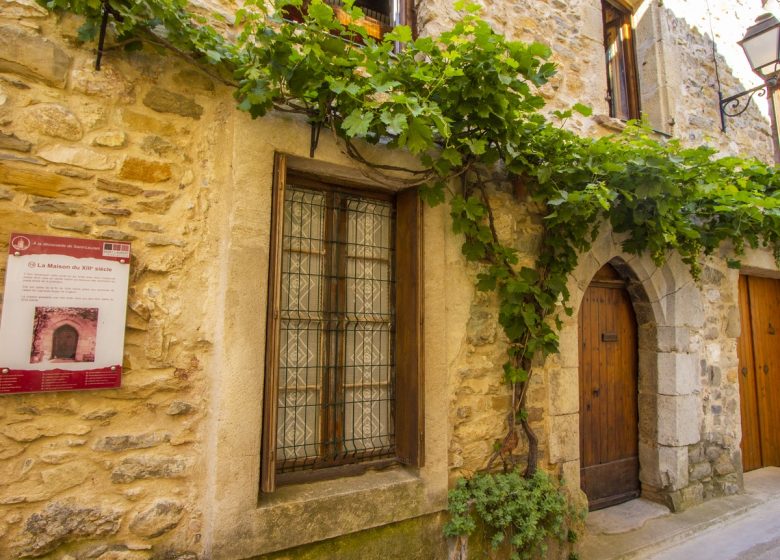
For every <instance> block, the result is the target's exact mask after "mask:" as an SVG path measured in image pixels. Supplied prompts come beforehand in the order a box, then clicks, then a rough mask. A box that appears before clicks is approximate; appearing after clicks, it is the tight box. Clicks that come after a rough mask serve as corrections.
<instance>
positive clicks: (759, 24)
mask: <svg viewBox="0 0 780 560" xmlns="http://www.w3.org/2000/svg"><path fill="white" fill-rule="evenodd" d="M739 45H740V46H741V47H742V49H743V50H744V51H745V56H746V57H747V59H748V62H750V68H751V69H752V70H753V72H755V73H756V74H758V76H760V77H761V79H762V80H764V83H763V84H762V85H760V86H757V87H754V88H752V89H749V90H747V91H743V92H741V93H738V94H736V95H732V96H730V97H726V98H725V99H724V97H723V94H722V93H721V92H720V91H719V92H718V99H719V101H720V124H721V130H722V131H723V132H726V117H736V116H737V115H741V114H742V113H744V112H745V111H746V110H747V108H748V106H749V105H750V101H751V99H753V96H754V95H756V94H758V96H759V97H764V96H766V97H767V99H768V101H769V119H770V121H771V125H772V144H773V146H774V152H775V163H780V146H778V140H777V121H776V119H775V105H774V100H773V94H774V92H775V89H776V88H777V83H778V76H779V75H780V21H778V20H777V18H775V16H773V15H772V14H763V15H761V16H759V17H758V19H756V23H754V24H753V25H752V26H750V27H748V30H747V31H746V32H745V36H744V37H743V38H742V40H741V41H739ZM767 94H768V95H767ZM746 95H747V96H748V97H747V99H743V98H744V97H745V96H746ZM743 103H744V104H743Z"/></svg>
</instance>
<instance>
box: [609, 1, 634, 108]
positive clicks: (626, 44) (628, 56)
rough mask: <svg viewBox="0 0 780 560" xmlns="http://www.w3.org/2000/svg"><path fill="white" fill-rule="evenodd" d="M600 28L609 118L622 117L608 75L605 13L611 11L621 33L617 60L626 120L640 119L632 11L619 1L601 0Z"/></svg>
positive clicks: (613, 87)
mask: <svg viewBox="0 0 780 560" xmlns="http://www.w3.org/2000/svg"><path fill="white" fill-rule="evenodd" d="M601 8H602V9H601V13H602V26H603V30H604V61H605V70H606V73H607V98H606V99H607V103H608V105H609V116H610V117H613V118H620V119H622V118H623V117H622V116H621V115H618V114H617V110H616V105H615V103H614V96H615V93H614V92H615V85H614V84H613V83H612V78H611V74H610V59H609V54H608V53H609V40H608V30H609V28H610V27H609V26H608V24H607V11H608V10H612V11H613V12H615V13H616V14H618V15H619V16H620V22H619V27H620V32H622V37H623V38H622V46H623V48H622V51H621V53H622V56H621V57H620V58H619V60H618V66H619V70H620V72H622V73H623V74H624V75H625V81H626V97H627V102H628V107H627V109H628V115H627V117H628V119H640V118H641V117H642V108H641V104H640V90H639V73H638V71H637V63H636V45H635V40H634V31H635V30H634V27H633V25H632V22H631V19H632V9H631V7H630V6H628V5H627V4H624V3H623V2H620V1H619V0H601Z"/></svg>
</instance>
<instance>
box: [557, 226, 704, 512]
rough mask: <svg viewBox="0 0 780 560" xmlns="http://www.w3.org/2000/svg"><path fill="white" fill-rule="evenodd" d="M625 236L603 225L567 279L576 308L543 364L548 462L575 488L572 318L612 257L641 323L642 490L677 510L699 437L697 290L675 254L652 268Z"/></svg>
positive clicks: (700, 309)
mask: <svg viewBox="0 0 780 560" xmlns="http://www.w3.org/2000/svg"><path fill="white" fill-rule="evenodd" d="M622 239H623V237H622V236H620V235H617V234H614V233H612V232H611V231H609V230H606V231H602V233H601V235H600V236H599V237H598V239H597V240H596V241H595V242H594V244H593V247H592V249H591V251H590V252H588V253H587V254H584V255H582V257H581V258H580V262H579V264H578V266H577V267H576V269H575V270H574V271H573V272H572V274H571V276H570V278H569V281H568V288H569V292H570V294H571V297H570V300H569V304H570V305H571V307H572V308H573V309H574V313H573V314H572V316H571V317H565V320H564V324H563V327H562V329H561V332H560V352H559V354H557V355H555V356H552V357H550V358H549V359H548V361H547V363H546V364H545V366H546V370H547V375H548V382H549V387H550V390H549V402H548V410H549V442H550V444H549V462H550V463H551V464H553V465H559V466H560V468H561V470H562V472H563V474H564V477H565V479H566V481H567V483H568V484H569V485H570V486H571V487H573V488H574V487H576V488H579V467H580V462H579V457H580V454H579V391H580V388H579V352H578V344H579V340H578V325H577V317H578V313H579V309H580V305H581V302H582V298H583V296H584V293H585V290H586V289H587V287H588V285H589V284H590V281H591V279H592V278H593V276H594V275H595V273H596V271H598V270H599V269H600V268H601V267H602V266H603V265H605V264H607V263H609V264H611V265H612V266H613V267H614V268H615V269H616V270H617V271H618V272H619V274H620V275H621V276H622V277H623V278H624V279H625V280H626V282H627V287H628V291H629V294H630V295H631V299H632V304H633V306H634V311H635V314H636V320H637V326H638V346H639V348H638V351H639V382H638V387H639V397H638V398H639V462H640V474H639V478H640V482H641V485H642V496H643V497H645V498H648V499H651V500H655V501H659V502H663V503H665V504H666V505H668V506H670V507H671V508H672V509H679V503H680V500H679V495H680V492H681V491H682V490H683V489H684V488H686V487H687V486H688V445H691V444H695V443H697V442H698V441H699V440H700V439H701V434H700V426H701V402H700V400H701V399H700V387H699V383H700V381H699V375H698V355H697V354H696V353H695V352H694V351H693V349H692V348H691V344H690V334H691V329H695V328H698V327H701V325H702V324H703V321H704V307H703V302H702V299H701V298H702V296H701V293H700V292H699V290H698V289H697V287H696V285H695V282H694V280H693V278H692V277H691V275H690V272H689V271H688V268H687V266H686V265H685V264H684V263H682V262H681V260H680V259H679V257H677V256H676V255H675V256H672V257H671V258H670V259H669V260H668V261H667V262H666V263H665V264H664V265H663V266H661V267H657V266H656V265H655V263H654V262H653V261H652V259H650V258H649V257H647V256H636V255H630V254H627V253H625V252H624V251H623V250H622V247H621V241H622Z"/></svg>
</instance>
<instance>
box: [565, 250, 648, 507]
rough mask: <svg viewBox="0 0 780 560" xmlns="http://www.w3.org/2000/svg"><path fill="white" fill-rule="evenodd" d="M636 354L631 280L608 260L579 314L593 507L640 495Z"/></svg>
mask: <svg viewBox="0 0 780 560" xmlns="http://www.w3.org/2000/svg"><path fill="white" fill-rule="evenodd" d="M637 354H638V353H637V322H636V317H635V314H634V309H633V306H632V304H631V297H630V296H629V293H628V291H627V289H626V282H625V281H624V280H623V278H621V276H620V275H619V274H618V272H617V270H615V268H613V267H612V266H611V265H609V264H606V265H604V266H603V267H602V268H601V269H600V270H599V271H598V272H597V273H596V275H595V276H594V277H593V280H592V281H591V283H590V285H589V286H588V288H587V290H586V291H585V295H584V297H583V300H582V305H581V307H580V314H579V382H580V383H579V386H580V485H581V488H582V490H583V491H584V492H585V494H586V495H587V496H588V504H589V507H590V509H591V510H594V509H600V508H603V507H607V506H611V505H615V504H618V503H621V502H625V501H627V500H630V499H632V498H636V497H638V496H639V489H640V486H639V452H638V449H639V434H638V431H639V427H638V417H639V415H638V403H637V393H638V390H637V378H638V376H637V369H638V360H637Z"/></svg>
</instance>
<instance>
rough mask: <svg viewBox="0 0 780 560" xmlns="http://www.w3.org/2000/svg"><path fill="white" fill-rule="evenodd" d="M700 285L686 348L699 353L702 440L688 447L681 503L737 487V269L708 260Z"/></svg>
mask: <svg viewBox="0 0 780 560" xmlns="http://www.w3.org/2000/svg"><path fill="white" fill-rule="evenodd" d="M701 288H702V292H703V293H704V321H703V324H702V326H701V329H700V330H699V331H698V332H692V333H691V337H690V350H691V351H692V352H694V353H696V354H698V356H699V358H700V359H699V365H700V382H701V408H702V410H701V414H702V422H701V441H700V442H698V443H696V444H693V445H691V446H689V447H688V479H689V488H688V489H687V491H686V492H685V493H684V494H681V495H680V499H687V500H688V504H685V505H692V504H695V503H697V502H699V501H701V500H706V499H708V498H711V497H714V496H722V495H729V494H734V493H736V492H737V491H739V489H740V488H741V487H742V475H741V473H742V459H741V452H740V448H739V442H740V439H741V428H740V412H739V385H738V367H737V366H738V359H737V347H736V342H737V337H738V336H739V334H740V324H739V323H740V321H739V295H738V292H737V289H736V288H737V274H736V273H735V271H734V270H731V269H729V268H728V267H727V266H726V264H725V262H724V261H723V260H722V259H714V258H713V259H709V262H708V263H707V266H706V267H705V268H704V271H703V275H702V286H701ZM675 498H677V497H676V496H675Z"/></svg>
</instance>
